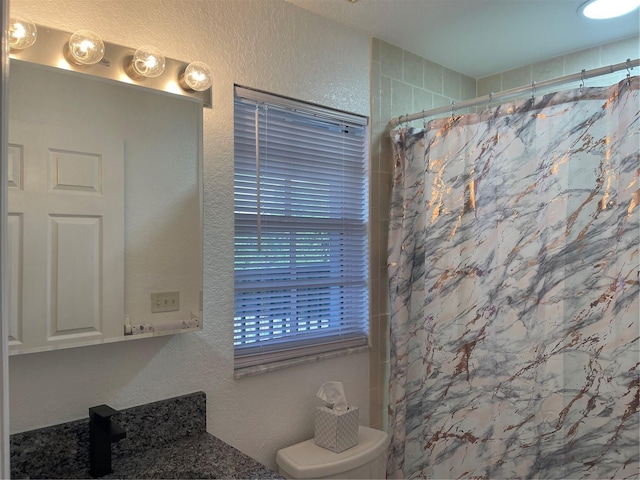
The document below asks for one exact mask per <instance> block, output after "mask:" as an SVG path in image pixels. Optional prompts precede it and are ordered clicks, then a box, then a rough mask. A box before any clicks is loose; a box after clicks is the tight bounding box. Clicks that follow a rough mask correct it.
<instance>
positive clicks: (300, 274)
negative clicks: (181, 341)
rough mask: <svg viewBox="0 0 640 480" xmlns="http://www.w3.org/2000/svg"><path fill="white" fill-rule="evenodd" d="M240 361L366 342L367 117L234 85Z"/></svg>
mask: <svg viewBox="0 0 640 480" xmlns="http://www.w3.org/2000/svg"><path fill="white" fill-rule="evenodd" d="M234 132H235V137H234V147H235V163H234V203H235V257H234V266H235V315H234V347H235V367H236V368H242V367H247V366H252V365H258V364H263V363H268V362H273V361H277V360H284V359H289V358H295V357H300V356H305V355H310V354H316V353H323V352H327V351H332V350H337V349H341V348H347V347H353V346H360V345H365V344H366V343H367V325H368V304H369V297H368V295H369V293H368V276H369V275H368V274H369V269H368V240H367V220H368V218H367V203H368V186H367V162H366V153H367V152H366V141H367V126H366V118H364V117H359V116H355V115H350V114H346V113H343V112H337V111H332V110H329V109H325V108H321V107H317V106H313V105H307V104H304V103H300V102H296V101H293V100H290V99H285V98H281V97H276V96H272V95H269V94H265V93H262V92H257V91H253V90H249V89H245V88H242V87H236V96H235V110H234Z"/></svg>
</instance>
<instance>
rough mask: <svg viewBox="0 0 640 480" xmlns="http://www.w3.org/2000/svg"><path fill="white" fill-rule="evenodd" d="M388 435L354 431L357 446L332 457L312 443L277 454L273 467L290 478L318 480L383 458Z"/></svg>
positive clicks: (371, 430)
mask: <svg viewBox="0 0 640 480" xmlns="http://www.w3.org/2000/svg"><path fill="white" fill-rule="evenodd" d="M388 446H389V435H387V434H386V433H385V432H381V431H380V430H374V429H372V428H368V427H363V426H360V427H358V444H357V445H356V446H354V447H351V448H350V449H348V450H345V451H344V452H340V453H334V452H332V451H331V450H327V449H326V448H322V447H319V446H317V445H316V444H315V442H314V439H313V438H312V439H310V440H306V441H304V442H301V443H298V444H296V445H292V446H290V447H286V448H283V449H281V450H279V451H278V454H277V456H276V463H277V464H278V466H279V467H280V469H281V471H282V473H285V474H286V475H287V476H289V477H290V478H322V477H330V476H333V475H337V474H339V473H341V472H347V471H349V470H353V469H354V468H357V467H359V466H361V465H364V464H366V463H368V462H371V461H372V460H374V459H375V458H376V457H378V456H379V455H381V454H383V452H384V451H385V450H386V448H387V447H388Z"/></svg>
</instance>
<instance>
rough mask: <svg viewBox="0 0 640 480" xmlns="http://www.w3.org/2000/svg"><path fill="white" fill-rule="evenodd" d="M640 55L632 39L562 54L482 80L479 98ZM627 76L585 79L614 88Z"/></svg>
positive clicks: (639, 42)
mask: <svg viewBox="0 0 640 480" xmlns="http://www.w3.org/2000/svg"><path fill="white" fill-rule="evenodd" d="M639 56H640V39H639V38H638V37H631V38H627V39H624V40H620V41H617V42H612V43H607V44H604V45H600V46H597V47H593V48H589V49H586V50H580V51H577V52H573V53H569V54H566V55H561V56H559V57H554V58H550V59H549V60H545V61H543V62H538V63H534V64H529V65H523V66H520V67H518V68H514V69H512V70H508V71H506V72H500V73H496V74H494V75H490V76H487V77H483V78H480V79H478V95H479V96H482V95H488V94H489V93H491V92H494V93H495V92H499V91H501V90H508V89H510V88H516V87H521V86H523V85H531V82H533V81H536V82H541V81H544V80H549V79H552V78H558V77H562V76H564V75H571V74H574V73H580V72H581V71H582V70H583V69H585V70H589V69H592V68H598V67H603V66H607V65H612V64H616V63H622V62H624V61H626V60H627V58H630V59H632V60H633V59H636V58H638V57H639ZM631 74H632V75H639V74H640V71H638V69H635V71H632V72H631ZM626 75H627V72H626V70H622V71H619V72H615V73H612V74H609V75H603V76H601V77H597V78H590V79H587V80H585V85H586V86H587V87H589V86H591V87H600V86H607V85H611V84H613V83H615V82H617V81H620V80H622V79H623V78H625V77H626ZM579 86H580V81H578V82H573V83H571V84H565V85H562V86H559V87H552V88H548V89H546V90H544V91H543V90H540V91H537V92H536V93H537V94H543V93H547V92H549V91H551V90H558V89H562V90H565V89H569V88H577V87H579Z"/></svg>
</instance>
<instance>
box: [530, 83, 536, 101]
mask: <svg viewBox="0 0 640 480" xmlns="http://www.w3.org/2000/svg"><path fill="white" fill-rule="evenodd" d="M535 99H536V81H535V80H533V81H532V82H531V101H532V102H533V101H534V100H535Z"/></svg>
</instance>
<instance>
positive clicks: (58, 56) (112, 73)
mask: <svg viewBox="0 0 640 480" xmlns="http://www.w3.org/2000/svg"><path fill="white" fill-rule="evenodd" d="M37 28H38V39H37V41H36V43H35V44H34V45H32V46H31V47H29V48H26V49H24V50H16V51H12V52H11V53H10V58H15V59H17V60H23V61H26V62H31V63H36V64H40V65H45V66H49V67H55V68H62V69H65V70H70V71H74V72H78V73H82V74H88V75H93V76H96V77H100V78H104V79H108V80H114V81H117V82H122V83H127V84H130V85H136V86H139V87H145V88H151V89H154V90H159V91H162V92H166V93H169V94H172V95H181V96H184V97H190V98H193V99H197V100H200V101H202V104H203V106H205V107H211V105H212V98H211V89H210V88H209V89H208V90H205V91H203V92H196V91H185V90H183V89H182V88H181V87H180V84H179V78H180V76H181V74H182V73H183V72H184V70H185V69H186V67H187V65H188V64H189V62H183V61H180V60H175V59H172V58H167V59H166V67H165V72H164V73H163V74H162V75H161V76H159V77H156V78H145V79H143V80H139V81H138V80H133V79H131V78H130V77H129V76H128V75H127V73H126V71H125V67H126V65H127V62H130V60H131V58H132V57H133V54H134V53H135V48H129V47H124V46H122V45H118V44H115V43H110V42H104V47H105V53H104V58H103V59H102V60H101V61H100V62H98V63H96V64H94V65H74V64H72V63H70V62H69V61H67V59H66V58H65V56H64V53H63V47H64V46H65V44H66V43H67V42H68V41H69V37H70V36H71V32H65V31H64V30H58V29H55V28H51V27H45V26H42V25H37Z"/></svg>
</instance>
